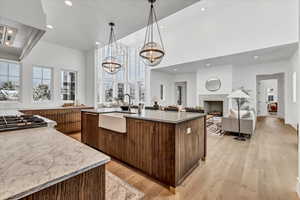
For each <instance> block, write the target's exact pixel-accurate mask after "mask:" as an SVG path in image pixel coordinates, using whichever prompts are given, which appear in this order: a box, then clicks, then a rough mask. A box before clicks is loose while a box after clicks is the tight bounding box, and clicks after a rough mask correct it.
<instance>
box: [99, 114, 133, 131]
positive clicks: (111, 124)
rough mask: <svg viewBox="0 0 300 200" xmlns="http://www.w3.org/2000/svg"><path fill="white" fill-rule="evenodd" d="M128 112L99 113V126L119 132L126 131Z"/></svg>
mask: <svg viewBox="0 0 300 200" xmlns="http://www.w3.org/2000/svg"><path fill="white" fill-rule="evenodd" d="M126 114H128V113H117V112H114V113H106V114H100V115H99V127H101V128H105V129H108V130H112V131H115V132H118V133H126V132H127V130H126V118H125V117H124V115H126Z"/></svg>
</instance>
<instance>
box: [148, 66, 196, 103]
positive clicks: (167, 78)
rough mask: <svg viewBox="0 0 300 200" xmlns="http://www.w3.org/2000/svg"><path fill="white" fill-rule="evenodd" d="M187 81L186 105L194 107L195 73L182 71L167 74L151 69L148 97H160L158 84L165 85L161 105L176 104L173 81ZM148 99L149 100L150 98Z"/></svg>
mask: <svg viewBox="0 0 300 200" xmlns="http://www.w3.org/2000/svg"><path fill="white" fill-rule="evenodd" d="M176 82H186V83H187V106H188V107H194V106H196V105H197V96H196V88H197V86H196V82H197V78H196V74H195V73H182V74H168V73H164V72H158V71H153V70H152V71H151V78H150V83H149V84H148V85H150V91H151V93H150V98H151V99H152V98H153V97H160V85H164V87H165V101H163V102H161V105H165V106H166V105H176V97H175V83H176ZM151 99H150V100H151Z"/></svg>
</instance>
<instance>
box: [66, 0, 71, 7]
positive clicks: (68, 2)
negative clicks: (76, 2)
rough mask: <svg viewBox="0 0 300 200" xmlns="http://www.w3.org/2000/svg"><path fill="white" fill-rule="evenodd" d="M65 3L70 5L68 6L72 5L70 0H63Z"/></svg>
mask: <svg viewBox="0 0 300 200" xmlns="http://www.w3.org/2000/svg"><path fill="white" fill-rule="evenodd" d="M65 4H66V5H67V6H70V7H72V6H73V3H72V1H69V0H66V1H65Z"/></svg>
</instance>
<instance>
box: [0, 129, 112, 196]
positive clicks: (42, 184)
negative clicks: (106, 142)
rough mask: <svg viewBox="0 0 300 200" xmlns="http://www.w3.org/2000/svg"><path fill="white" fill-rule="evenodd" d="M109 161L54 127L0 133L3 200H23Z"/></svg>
mask: <svg viewBox="0 0 300 200" xmlns="http://www.w3.org/2000/svg"><path fill="white" fill-rule="evenodd" d="M109 161H110V158H109V157H108V156H106V155H105V154H103V153H101V152H98V151H96V150H94V149H92V148H90V147H88V146H86V145H84V144H82V143H80V142H78V141H76V140H75V139H72V138H70V137H68V136H65V135H64V134H62V133H60V132H58V131H56V130H55V129H53V128H34V129H26V130H20V131H10V132H2V133H0V199H20V198H22V197H25V196H27V195H30V194H32V193H34V192H37V191H40V190H42V189H44V188H46V187H49V186H51V185H54V184H56V183H58V182H62V181H64V180H66V179H68V178H71V177H73V176H76V175H78V174H81V173H83V172H85V171H88V170H90V169H92V168H95V167H98V166H101V165H103V164H105V163H107V162H109Z"/></svg>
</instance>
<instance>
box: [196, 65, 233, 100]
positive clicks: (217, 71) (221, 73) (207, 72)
mask: <svg viewBox="0 0 300 200" xmlns="http://www.w3.org/2000/svg"><path fill="white" fill-rule="evenodd" d="M210 78H219V79H220V81H221V88H220V89H219V90H218V91H216V92H210V91H208V90H207V89H206V87H205V83H206V81H207V80H208V79H210ZM232 78H233V77H232V66H231V65H225V66H213V67H206V68H203V67H202V68H200V69H199V70H198V71H197V97H199V95H209V94H229V93H231V92H232Z"/></svg>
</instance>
